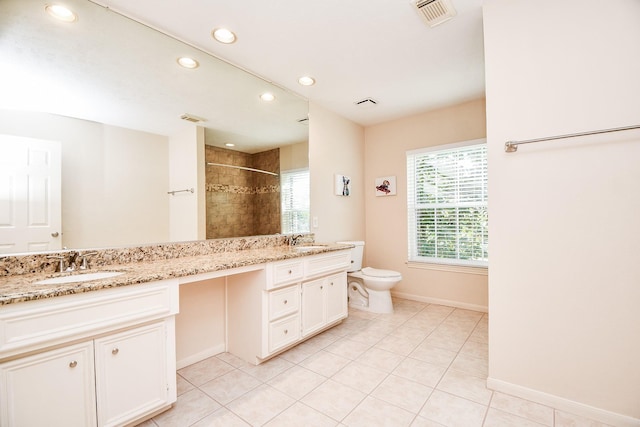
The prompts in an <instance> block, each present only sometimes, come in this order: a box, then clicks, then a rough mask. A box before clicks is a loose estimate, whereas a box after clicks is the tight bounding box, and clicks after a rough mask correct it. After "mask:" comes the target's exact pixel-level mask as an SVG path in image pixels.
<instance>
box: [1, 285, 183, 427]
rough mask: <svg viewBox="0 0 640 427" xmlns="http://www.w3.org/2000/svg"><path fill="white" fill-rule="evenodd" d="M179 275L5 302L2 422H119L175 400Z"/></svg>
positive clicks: (3, 425) (6, 424)
mask: <svg viewBox="0 0 640 427" xmlns="http://www.w3.org/2000/svg"><path fill="white" fill-rule="evenodd" d="M177 311H178V283H177V281H173V280H166V281H161V282H155V283H149V284H142V285H131V286H125V287H121V288H114V289H107V290H100V291H95V292H87V293H83V294H78V295H68V296H64V297H56V298H49V299H44V300H36V301H29V302H25V303H15V304H10V305H7V306H2V307H0V396H2V398H1V399H0V426H1V427H13V426H32V425H33V426H37V425H52V426H53V425H55V426H57V425H60V426H62V425H64V426H65V427H69V426H82V427H85V426H121V425H126V424H129V423H132V422H135V421H136V420H139V419H141V418H144V417H147V416H149V415H151V414H154V413H156V412H158V411H160V410H163V409H166V408H168V407H169V406H170V405H171V404H172V403H173V402H175V400H176V384H175V370H176V369H175V319H174V316H175V314H176V313H177Z"/></svg>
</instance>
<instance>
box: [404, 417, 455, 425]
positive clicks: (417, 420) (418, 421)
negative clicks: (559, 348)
mask: <svg viewBox="0 0 640 427" xmlns="http://www.w3.org/2000/svg"><path fill="white" fill-rule="evenodd" d="M411 427H446V426H444V425H442V424H440V423H437V422H435V421H431V420H428V419H426V418H423V417H416V418H415V420H413V423H411Z"/></svg>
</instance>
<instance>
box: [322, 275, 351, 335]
mask: <svg viewBox="0 0 640 427" xmlns="http://www.w3.org/2000/svg"><path fill="white" fill-rule="evenodd" d="M326 280H327V283H326V285H325V291H326V293H325V297H326V304H327V319H326V323H327V324H329V323H333V322H335V321H337V320H340V319H343V318H345V317H347V310H348V308H347V273H340V274H334V275H333V276H329V277H327V279H326Z"/></svg>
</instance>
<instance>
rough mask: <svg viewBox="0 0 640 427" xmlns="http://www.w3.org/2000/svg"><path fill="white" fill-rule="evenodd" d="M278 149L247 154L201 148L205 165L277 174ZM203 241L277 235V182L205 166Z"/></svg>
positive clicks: (250, 173) (244, 173)
mask: <svg viewBox="0 0 640 427" xmlns="http://www.w3.org/2000/svg"><path fill="white" fill-rule="evenodd" d="M279 151H280V150H279V149H277V148H276V149H273V150H269V151H264V152H262V153H256V154H247V153H241V152H239V151H233V150H227V149H224V148H218V147H211V146H206V147H205V156H206V161H207V162H212V163H221V164H225V165H233V166H242V167H249V168H254V169H261V170H266V171H269V172H274V173H280V153H279ZM206 182H207V187H206V189H207V239H217V238H224V237H238V236H253V235H259V234H275V233H279V232H280V178H279V176H274V175H267V174H263V173H258V172H251V171H245V170H241V169H235V168H227V167H221V166H207V169H206Z"/></svg>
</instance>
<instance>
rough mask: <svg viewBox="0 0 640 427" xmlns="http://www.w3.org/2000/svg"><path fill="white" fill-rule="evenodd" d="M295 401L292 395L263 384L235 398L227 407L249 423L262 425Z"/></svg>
mask: <svg viewBox="0 0 640 427" xmlns="http://www.w3.org/2000/svg"><path fill="white" fill-rule="evenodd" d="M294 403H295V400H294V399H292V398H291V397H289V396H287V395H286V394H284V393H282V392H280V391H278V390H276V389H275V388H273V387H271V386H269V385H266V384H263V385H261V386H260V387H258V388H256V389H253V390H251V391H250V392H249V393H247V394H245V395H244V396H242V397H240V398H238V399H236V400H234V401H233V402H231V403H230V404H228V405H227V408H228V409H229V410H231V411H232V412H233V413H234V414H236V415H237V416H239V417H240V418H242V419H243V420H245V421H246V422H248V423H249V424H251V425H254V426H261V425H263V424H265V423H266V422H267V421H269V420H270V419H272V418H273V417H275V416H276V415H278V414H279V413H280V412H282V411H284V410H285V409H287V408H288V407H289V406H291V405H293V404H294Z"/></svg>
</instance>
